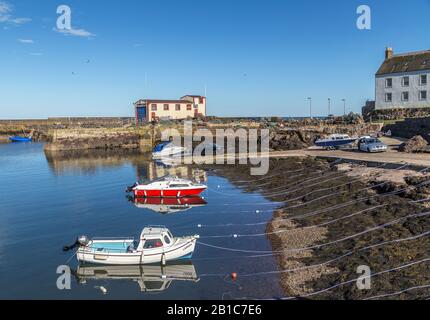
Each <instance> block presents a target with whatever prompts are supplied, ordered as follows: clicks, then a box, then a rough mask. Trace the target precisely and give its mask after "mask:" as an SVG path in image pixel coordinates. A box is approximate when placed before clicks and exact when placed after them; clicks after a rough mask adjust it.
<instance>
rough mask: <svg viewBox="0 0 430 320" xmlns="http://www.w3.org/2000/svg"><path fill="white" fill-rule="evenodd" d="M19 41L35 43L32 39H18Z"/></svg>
mask: <svg viewBox="0 0 430 320" xmlns="http://www.w3.org/2000/svg"><path fill="white" fill-rule="evenodd" d="M18 41H19V42H21V43H25V44H33V43H34V41H33V40H31V39H18Z"/></svg>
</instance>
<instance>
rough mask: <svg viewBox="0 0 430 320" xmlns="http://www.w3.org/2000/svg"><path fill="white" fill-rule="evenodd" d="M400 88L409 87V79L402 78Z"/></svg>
mask: <svg viewBox="0 0 430 320" xmlns="http://www.w3.org/2000/svg"><path fill="white" fill-rule="evenodd" d="M402 86H404V87H409V77H403V78H402Z"/></svg>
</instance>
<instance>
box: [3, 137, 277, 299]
mask: <svg viewBox="0 0 430 320" xmlns="http://www.w3.org/2000/svg"><path fill="white" fill-rule="evenodd" d="M167 173H170V174H177V175H179V176H188V177H190V176H194V177H199V178H200V179H201V180H205V181H206V183H207V185H208V187H209V189H208V191H206V192H205V193H204V194H203V197H204V199H205V201H206V202H207V204H206V205H203V206H197V207H192V208H189V209H188V210H184V211H179V212H172V213H169V214H161V213H159V212H157V211H153V210H151V209H149V208H148V206H145V205H142V204H140V205H136V204H135V203H133V202H130V201H129V200H128V199H127V198H126V196H125V192H124V190H125V188H126V187H127V186H128V185H131V184H132V183H133V182H134V181H136V180H137V179H145V178H150V179H152V178H156V177H158V176H162V175H165V174H167ZM275 207H276V204H270V202H269V201H268V200H266V199H264V198H263V197H261V196H260V195H258V194H255V193H254V194H248V193H245V192H243V191H242V190H240V189H238V188H236V187H235V186H234V185H232V184H231V183H230V182H229V181H228V180H227V179H225V178H222V177H219V176H217V175H216V171H215V172H214V171H210V172H204V171H202V170H198V169H196V168H191V167H175V168H169V167H163V166H160V165H157V164H155V163H153V162H152V161H150V160H148V157H147V156H144V155H136V154H130V155H124V154H121V152H118V154H113V155H111V154H110V155H106V154H104V155H103V154H93V153H91V152H85V153H83V154H73V155H67V156H62V155H49V154H45V152H44V151H43V145H42V144H37V143H29V144H3V145H0V288H2V289H3V290H1V292H0V299H222V298H223V297H224V298H226V299H229V298H232V297H235V298H240V297H244V296H248V297H257V298H272V297H277V296H282V290H281V288H280V286H279V275H276V274H272V275H261V276H244V277H241V275H242V274H246V273H253V272H262V271H273V270H277V269H278V266H277V263H276V261H275V259H274V258H273V257H270V256H269V257H259V258H250V257H244V256H249V255H250V254H246V253H237V252H229V251H221V250H217V249H213V248H209V247H205V246H202V245H197V247H196V251H195V254H194V256H193V259H192V264H191V265H185V266H184V265H178V266H175V265H173V266H169V268H168V269H165V270H164V271H163V270H161V267H159V266H154V267H142V268H140V267H114V268H106V267H103V268H93V269H86V270H85V269H79V270H78V264H77V261H76V258H75V257H72V258H71V256H72V255H73V252H67V253H65V252H63V251H62V247H63V246H64V245H69V244H71V243H73V242H74V240H75V239H76V237H77V236H78V235H81V234H86V235H88V236H90V237H92V236H95V237H118V236H134V237H136V238H138V236H139V234H140V231H141V229H142V228H143V227H144V226H147V225H165V226H167V227H168V228H169V229H170V230H171V231H172V233H173V234H174V235H177V236H181V235H187V234H200V235H201V236H202V237H204V236H211V235H224V234H235V233H239V234H240V233H261V232H264V230H265V227H266V226H265V225H264V224H262V225H260V226H247V227H211V228H204V229H200V228H198V224H204V225H216V224H226V223H239V224H244V223H254V222H264V221H268V220H269V219H270V218H271V212H267V211H270V210H268V209H271V208H275ZM152 208H153V209H154V207H152ZM258 209H260V210H264V211H265V212H264V213H256V212H255V211H256V210H258ZM201 241H204V242H206V243H210V244H213V245H217V246H225V247H233V248H239V249H245V250H257V251H260V250H261V251H267V250H271V246H270V242H269V241H268V239H267V238H266V237H256V238H242V239H234V238H210V239H202V240H201ZM70 258H71V259H70ZM68 260H70V262H68ZM59 265H69V266H70V267H71V268H72V270H74V271H78V272H79V273H82V272H84V273H85V274H86V275H87V276H82V274H81V277H80V280H79V281H78V278H77V277H75V276H72V282H71V290H58V289H57V286H56V282H57V278H58V276H59V275H58V274H57V273H56V270H57V267H58V266H59ZM162 272H164V273H165V274H167V277H169V276H172V275H174V274H177V273H178V272H179V273H181V274H183V273H184V272H185V274H187V275H191V274H193V273H194V272H195V274H196V276H197V277H198V278H199V280H198V281H192V280H172V281H170V280H169V279H168V278H167V279H162V278H161V274H162ZM232 272H237V273H238V274H239V277H238V279H237V281H235V282H233V281H231V280H230V278H229V277H228V276H227V277H226V276H225V275H229V274H231V273H232ZM196 280H197V279H196ZM100 286H103V287H105V288H106V289H107V294H105V295H104V294H103V293H102V292H101V290H100V288H99V287H100Z"/></svg>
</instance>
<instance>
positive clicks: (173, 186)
mask: <svg viewBox="0 0 430 320" xmlns="http://www.w3.org/2000/svg"><path fill="white" fill-rule="evenodd" d="M169 187H170V188H184V187H189V185H188V184H183V183H181V184H179V183H171V184H170V185H169Z"/></svg>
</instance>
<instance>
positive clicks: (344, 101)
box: [342, 99, 346, 116]
mask: <svg viewBox="0 0 430 320" xmlns="http://www.w3.org/2000/svg"><path fill="white" fill-rule="evenodd" d="M342 101H343V115H344V116H346V99H342Z"/></svg>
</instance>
